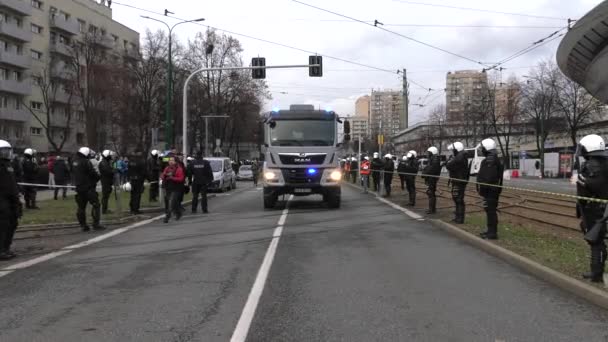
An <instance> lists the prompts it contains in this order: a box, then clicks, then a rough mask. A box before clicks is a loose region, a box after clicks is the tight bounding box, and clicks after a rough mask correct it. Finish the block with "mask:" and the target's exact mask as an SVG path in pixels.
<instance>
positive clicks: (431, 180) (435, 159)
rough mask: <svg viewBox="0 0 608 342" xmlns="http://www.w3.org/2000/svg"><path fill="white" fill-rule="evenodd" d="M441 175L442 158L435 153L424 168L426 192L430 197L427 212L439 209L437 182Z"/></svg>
mask: <svg viewBox="0 0 608 342" xmlns="http://www.w3.org/2000/svg"><path fill="white" fill-rule="evenodd" d="M439 175H441V158H439V156H438V155H433V156H432V157H430V158H429V163H428V164H427V166H426V167H425V168H424V170H422V178H424V182H425V183H426V185H427V188H426V194H427V196H428V197H429V209H428V210H427V213H429V214H434V213H435V212H436V211H437V195H436V194H435V192H436V191H437V182H438V181H439V178H438V177H439Z"/></svg>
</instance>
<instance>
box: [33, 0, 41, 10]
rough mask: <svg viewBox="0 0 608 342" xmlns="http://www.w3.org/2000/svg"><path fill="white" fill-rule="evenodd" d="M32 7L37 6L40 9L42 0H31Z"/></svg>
mask: <svg viewBox="0 0 608 342" xmlns="http://www.w3.org/2000/svg"><path fill="white" fill-rule="evenodd" d="M32 7H34V8H37V9H42V1H40V0H32Z"/></svg>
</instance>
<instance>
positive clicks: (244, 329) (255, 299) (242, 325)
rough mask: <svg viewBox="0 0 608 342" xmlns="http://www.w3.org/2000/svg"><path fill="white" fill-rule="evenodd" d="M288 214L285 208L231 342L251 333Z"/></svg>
mask: <svg viewBox="0 0 608 342" xmlns="http://www.w3.org/2000/svg"><path fill="white" fill-rule="evenodd" d="M292 199H293V195H291V196H290V197H289V199H288V200H287V204H289V201H291V200H292ZM288 213H289V209H288V208H285V209H284V210H283V214H282V215H281V217H280V218H279V222H278V226H277V227H276V228H275V229H274V232H273V233H272V241H270V245H269V246H268V249H267V250H266V255H265V256H264V261H262V265H261V266H260V269H259V270H258V275H257V276H256V277H255V281H254V282H253V287H251V292H249V297H247V302H246V303H245V307H244V308H243V312H242V313H241V317H240V318H239V321H238V323H237V324H236V328H235V329H234V332H233V333H232V337H231V338H230V342H245V340H246V339H247V334H248V333H249V328H250V327H251V322H252V321H253V317H254V316H255V310H256V309H257V307H258V303H259V302H260V297H262V292H263V291H264V286H265V285H266V279H268V273H270V267H271V266H272V262H273V260H274V256H275V254H276V252H277V247H278V245H279V240H280V239H281V234H282V233H283V224H285V220H286V219H287V214H288Z"/></svg>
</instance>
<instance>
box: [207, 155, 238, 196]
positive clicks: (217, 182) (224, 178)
mask: <svg viewBox="0 0 608 342" xmlns="http://www.w3.org/2000/svg"><path fill="white" fill-rule="evenodd" d="M205 159H207V160H208V161H209V164H211V170H212V171H213V182H211V185H210V186H209V190H218V191H227V190H231V189H236V175H235V174H234V170H233V169H232V164H231V162H230V158H220V157H218V158H205Z"/></svg>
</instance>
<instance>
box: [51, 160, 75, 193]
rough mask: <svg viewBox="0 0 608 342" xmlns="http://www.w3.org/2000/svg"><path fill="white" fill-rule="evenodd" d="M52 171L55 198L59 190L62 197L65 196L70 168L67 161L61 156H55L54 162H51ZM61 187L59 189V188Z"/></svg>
mask: <svg viewBox="0 0 608 342" xmlns="http://www.w3.org/2000/svg"><path fill="white" fill-rule="evenodd" d="M53 173H54V174H55V185H56V186H57V187H55V196H54V198H55V200H57V194H58V193H59V190H61V192H62V194H63V196H62V198H63V199H66V198H67V192H68V188H67V185H68V184H69V183H70V178H71V176H70V168H69V166H68V163H67V161H66V160H65V158H64V157H62V156H57V159H55V163H54V164H53ZM60 188H61V189H60Z"/></svg>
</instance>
